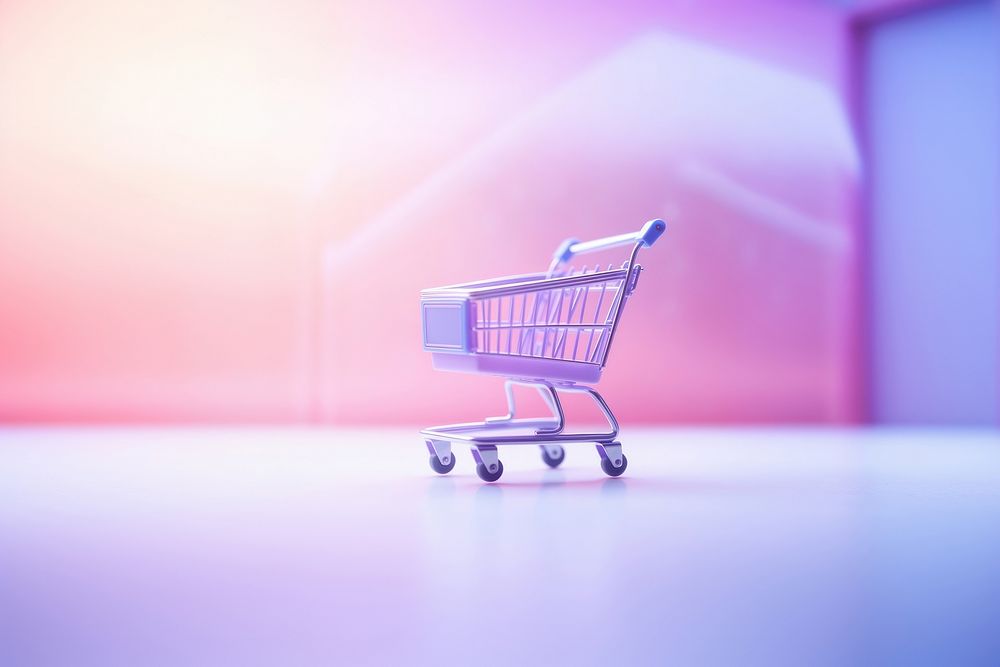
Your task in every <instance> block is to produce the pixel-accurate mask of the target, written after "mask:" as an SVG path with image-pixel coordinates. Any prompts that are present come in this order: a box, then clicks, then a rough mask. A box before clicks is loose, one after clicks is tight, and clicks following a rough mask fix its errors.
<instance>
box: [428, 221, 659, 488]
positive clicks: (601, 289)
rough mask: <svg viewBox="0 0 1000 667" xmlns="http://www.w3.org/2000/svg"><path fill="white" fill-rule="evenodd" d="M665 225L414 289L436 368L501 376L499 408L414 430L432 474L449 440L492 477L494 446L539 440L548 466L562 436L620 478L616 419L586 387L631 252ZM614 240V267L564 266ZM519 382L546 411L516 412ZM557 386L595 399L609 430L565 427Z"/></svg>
mask: <svg viewBox="0 0 1000 667" xmlns="http://www.w3.org/2000/svg"><path fill="white" fill-rule="evenodd" d="M666 227H667V226H666V223H664V222H663V221H662V220H651V221H649V222H647V223H646V224H645V225H644V226H643V227H642V229H641V230H639V231H638V232H635V233H632V234H621V235H619V236H611V237H608V238H604V239H598V240H596V241H588V242H585V243H583V242H580V241H577V240H576V239H570V240H568V241H566V242H564V243H563V244H562V245H561V246H560V247H559V249H558V250H557V251H556V254H555V257H553V259H552V264H551V265H550V266H549V270H548V271H547V272H545V273H537V274H528V275H520V276H509V277H506V278H499V279H495V280H484V281H480V282H474V283H465V284H463V285H452V286H450V287H437V288H434V289H427V290H424V291H423V292H421V294H420V306H421V310H422V312H423V330H424V349H425V350H427V351H429V352H432V353H433V359H434V368H436V369H439V370H448V371H461V372H466V373H482V374H488V375H499V376H502V377H505V378H507V381H506V383H505V385H504V389H505V391H506V393H507V414H506V415H504V416H502V417H488V418H487V419H486V420H485V421H482V422H474V423H469V424H452V425H449V426H434V427H431V428H427V429H424V430H423V431H421V432H420V433H421V435H423V436H424V438H426V442H427V449H428V451H429V452H430V464H431V468H433V469H434V471H435V472H438V473H440V474H445V473H448V472H451V470H452V469H453V468H454V467H455V457H454V455H453V454H452V451H451V446H452V444H453V443H466V444H468V445H469V446H470V447H471V449H472V455H473V457H474V458H475V460H476V464H477V465H476V472H477V473H478V474H479V477H480V478H482V479H483V480H484V481H486V482H495V481H496V480H498V479H500V475H502V474H503V463H501V462H500V459H499V457H498V455H497V445H515V444H534V445H538V446H539V447H540V448H541V453H542V460H544V461H545V463H546V464H548V465H549V466H551V467H553V468H555V467H556V466H558V465H559V464H560V463H562V462H563V459H564V458H565V455H566V453H565V450H564V449H563V447H562V443H567V442H592V443H595V444H596V445H597V451H598V453H599V454H600V456H601V468H603V470H604V472H605V473H607V474H608V475H610V476H612V477H617V476H618V475H621V474H622V473H623V472H625V467H626V466H627V465H628V460H627V459H626V458H625V454H623V453H622V446H621V443H620V442H618V441H617V437H618V421H617V420H616V419H615V416H614V414H613V413H612V412H611V408H610V407H608V404H607V403H606V402H605V400H604V399H603V398H602V397H601V395H600V394H598V393H597V391H595V390H594V389H593V388H592V387H591V386H590V385H593V384H596V383H597V382H598V381H599V380H600V379H601V372H602V371H603V370H604V365H605V363H606V362H607V359H608V352H609V351H610V350H611V343H612V342H613V341H614V337H615V332H616V331H617V330H618V324H619V322H620V321H621V317H622V312H623V311H624V310H625V303H626V302H627V301H628V298H629V296H631V294H632V293H633V292H634V291H635V288H636V285H637V283H638V281H639V274H640V272H641V271H642V267H641V266H639V265H638V264H636V262H635V260H636V256H637V255H638V254H639V250H641V249H642V248H644V247H649V246H652V245H653V243H654V242H655V241H656V239H658V238H659V237H660V235H661V234H663V232H664V230H665V229H666ZM620 246H631V253H630V254H629V256H628V260H626V261H625V262H624V263H623V264H622V265H621V267H620V268H614V265H613V264H612V265H608V266H607V267H604V268H602V267H601V266H598V265H594V266H583V267H581V268H575V267H574V266H572V264H571V262H572V260H573V258H574V257H577V256H579V255H583V254H586V253H592V252H595V251H599V250H607V249H610V248H616V247H620ZM517 385H521V386H528V387H533V388H535V389H536V390H537V391H538V392H539V394H541V396H542V399H543V400H544V402H545V404H546V405H547V406H548V408H549V410H550V411H551V412H552V416H551V417H549V418H543V419H535V418H532V419H526V418H517V417H516V416H515V405H514V387H515V386H517ZM561 393H580V394H586V395H588V396H590V397H591V398H593V399H594V401H595V402H596V403H597V406H598V408H599V409H600V410H601V412H602V413H603V414H604V417H605V418H606V419H607V422H608V430H607V431H603V432H593V433H591V432H579V431H571V430H567V429H566V415H565V413H564V411H563V407H562V403H561V402H560V399H559V394H561Z"/></svg>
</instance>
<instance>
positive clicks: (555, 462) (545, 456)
mask: <svg viewBox="0 0 1000 667" xmlns="http://www.w3.org/2000/svg"><path fill="white" fill-rule="evenodd" d="M541 450H542V460H543V461H545V465H547V466H548V467H550V468H558V467H559V464H560V463H562V462H563V461H565V460H566V450H565V449H563V448H562V447H561V446H556V447H545V446H543V447H542V448H541ZM549 450H558V453H557V455H556V456H552V455H550V454H549Z"/></svg>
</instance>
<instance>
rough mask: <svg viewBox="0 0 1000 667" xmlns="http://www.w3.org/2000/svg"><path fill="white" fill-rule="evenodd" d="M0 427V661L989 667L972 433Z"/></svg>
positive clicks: (988, 604)
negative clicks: (612, 443) (486, 441)
mask: <svg viewBox="0 0 1000 667" xmlns="http://www.w3.org/2000/svg"><path fill="white" fill-rule="evenodd" d="M623 441H624V443H625V447H626V449H625V451H626V452H627V454H628V457H629V469H628V472H627V473H626V474H625V476H624V477H622V478H620V479H610V478H607V477H605V476H604V475H603V474H602V472H601V470H600V467H599V464H598V456H597V454H596V452H595V451H594V449H593V447H591V446H587V445H578V446H575V447H574V446H570V447H569V448H568V450H567V457H566V461H565V463H564V468H561V469H558V470H548V469H545V468H544V466H542V464H541V460H540V459H539V456H538V452H537V449H535V448H514V447H511V448H507V449H501V458H502V460H503V461H504V465H505V468H506V472H505V474H504V476H503V478H502V479H501V481H500V482H498V483H497V484H495V485H485V484H483V483H482V482H480V481H479V479H478V478H477V477H476V476H475V474H474V472H473V464H472V459H471V457H470V456H469V455H468V453H467V452H465V451H460V452H459V455H460V458H459V464H458V466H457V467H456V469H455V470H454V471H453V472H452V473H451V474H450V475H448V476H447V477H437V476H435V475H434V473H432V472H431V471H430V469H429V468H428V466H427V455H426V451H425V449H424V447H423V443H422V442H421V441H420V439H419V437H418V436H417V435H416V433H415V432H410V431H406V432H403V431H351V432H347V431H322V430H312V431H309V430H154V429H150V430H114V429H108V430H98V429H79V430H60V429H7V430H4V431H0V563H2V567H0V635H3V636H2V637H0V663H2V664H47V665H52V664H65V665H84V664H127V665H151V664H206V665H222V664H261V663H265V664H280V665H291V664H343V665H358V664H372V665H385V664H557V663H569V662H572V663H575V664H651V663H660V664H675V665H679V664H706V663H708V664H739V665H747V664H769V665H773V664H794V665H806V664H808V665H817V664H864V663H869V664H870V663H881V664H887V663H915V662H917V663H921V664H951V665H955V664H975V663H980V664H1000V633H998V632H996V630H997V619H1000V435H998V434H997V433H996V432H988V431H978V432H977V431H971V432H962V431H916V430H914V431H821V430H647V431H642V430H632V431H627V432H625V433H624V434H623Z"/></svg>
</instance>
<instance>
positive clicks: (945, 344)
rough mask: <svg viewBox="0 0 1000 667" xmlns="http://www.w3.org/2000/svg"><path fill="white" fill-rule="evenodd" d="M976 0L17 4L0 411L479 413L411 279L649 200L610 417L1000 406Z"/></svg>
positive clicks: (976, 411)
mask: <svg viewBox="0 0 1000 667" xmlns="http://www.w3.org/2000/svg"><path fill="white" fill-rule="evenodd" d="M995 12H996V8H995V6H994V3H992V2H988V1H986V0H978V1H972V2H930V3H928V2H908V1H905V0H879V1H875V0H872V1H868V2H864V1H859V2H834V1H832V0H831V1H822V0H815V1H811V0H752V1H746V0H744V1H739V2H737V1H736V0H707V1H705V2H699V3H689V2H666V3H649V2H624V3H615V4H614V5H613V6H612V5H609V4H607V3H585V4H584V5H581V4H580V3H573V4H560V3H555V4H552V3H544V5H541V4H540V3H521V2H513V3H504V4H503V5H495V4H492V3H483V4H479V3H459V2H452V1H442V0H436V1H433V2H429V3H424V4H422V5H421V6H420V7H419V8H413V7H409V8H404V7H401V6H398V5H396V4H393V3H379V2H375V3H371V2H368V3H361V2H345V3H331V4H319V3H304V2H285V3H277V2H253V3H244V2H232V1H225V0H221V1H213V2H208V3H204V2H199V3H195V2H186V1H181V2H177V3H170V4H168V5H162V6H156V5H152V6H142V5H137V4H136V3H130V2H124V1H121V0H99V1H97V2H86V3H84V2H49V1H47V0H43V1H34V2H18V1H16V0H15V1H12V2H6V3H2V4H0V99H2V100H4V102H3V103H2V104H0V285H2V287H0V419H3V420H4V421H7V422H39V421H44V422H123V421H132V422H135V421H143V422H145V421H152V422H308V421H321V422H334V423H359V424H367V423H370V424H378V425H384V424H393V423H398V424H412V423H424V422H426V423H430V422H434V421H437V420H439V419H445V420H451V419H452V417H454V416H455V412H456V410H458V411H464V412H467V413H468V414H469V415H470V416H481V415H482V414H486V413H490V412H492V411H494V410H495V409H496V406H497V404H498V401H499V400H500V399H501V394H500V391H499V387H498V383H497V382H496V381H491V380H490V379H476V378H471V377H462V376H453V375H448V374H442V373H436V372H434V371H433V370H432V369H431V366H430V360H429V359H428V358H427V356H426V355H425V354H424V353H423V352H422V350H421V347H420V335H419V321H418V314H419V311H418V308H417V299H418V293H419V290H420V289H421V288H423V287H430V286H435V285H440V284H447V283H452V282H458V281H464V280H471V279H476V278H488V277H492V276H496V275H505V274H511V273H518V272H524V271H534V270H539V269H542V268H544V267H545V266H546V265H547V263H548V259H549V257H550V256H551V253H552V251H553V250H554V249H555V247H556V246H557V245H558V243H559V242H560V241H561V240H563V239H564V238H566V237H568V236H575V237H579V238H584V239H585V238H588V237H597V236H604V235H608V234H614V233H620V232H623V231H630V230H633V229H638V227H639V226H641V224H642V223H643V222H644V221H645V220H647V219H650V218H653V217H664V218H666V219H667V220H668V222H669V223H670V227H669V230H668V232H667V237H666V238H665V239H664V242H662V243H661V244H659V245H658V246H657V247H656V248H655V249H653V251H651V252H649V253H647V255H646V256H645V257H644V258H643V263H644V264H645V265H646V266H647V268H648V271H647V272H646V273H645V274H644V276H643V287H642V289H641V290H640V291H639V292H638V294H637V297H636V299H635V301H634V303H633V305H632V306H631V307H630V310H629V312H628V313H627V314H626V316H625V323H624V324H623V327H622V329H621V333H620V336H621V338H620V339H619V340H618V341H617V344H616V349H615V350H614V351H613V352H612V361H611V363H610V364H609V370H608V373H607V375H606V376H605V380H604V381H603V382H602V391H604V392H605V393H606V395H607V396H608V398H609V400H610V401H611V402H612V403H614V404H615V405H616V409H617V410H618V412H619V415H620V417H621V418H622V419H623V420H626V421H627V422H630V423H639V422H694V423H716V422H722V423H736V422H739V423H744V422H779V423H788V422H795V423H801V422H820V423H857V422H863V421H867V420H869V419H874V420H877V421H880V422H882V421H884V422H898V421H905V422H925V421H929V422H935V423H952V422H959V423H972V424H996V422H997V413H998V409H1000V398H998V396H1000V392H998V391H997V384H998V378H1000V362H998V355H997V346H998V340H1000V334H998V325H997V314H996V313H997V308H996V304H997V303H998V302H1000V300H998V299H997V296H998V292H1000V278H998V275H997V268H996V267H997V266H998V262H997V254H998V252H1000V242H998V235H1000V232H998V229H997V225H998V219H997V186H998V183H1000V178H998V176H997V171H998V170H997V155H998V154H1000V151H998V150H997V149H998V148H1000V147H998V146H997V144H998V141H997V137H998V128H997V123H998V122H1000V121H998V118H1000V116H998V114H997V113H996V111H997V81H996V72H997V40H996V34H997V31H996V15H995ZM942 219H947V223H946V224H942V223H941V220H942Z"/></svg>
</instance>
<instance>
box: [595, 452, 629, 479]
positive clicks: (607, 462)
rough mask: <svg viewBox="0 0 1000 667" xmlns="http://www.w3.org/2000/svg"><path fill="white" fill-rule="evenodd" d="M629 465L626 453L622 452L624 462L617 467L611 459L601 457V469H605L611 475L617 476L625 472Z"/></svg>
mask: <svg viewBox="0 0 1000 667" xmlns="http://www.w3.org/2000/svg"><path fill="white" fill-rule="evenodd" d="M627 467H628V459H627V458H625V455H624V454H622V464H621V465H620V466H618V467H617V468H616V467H615V464H614V463H612V462H611V459H606V458H603V457H601V470H603V471H604V472H605V474H607V475H610V476H611V477H617V476H618V475H620V474H622V473H623V472H625V468H627Z"/></svg>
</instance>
